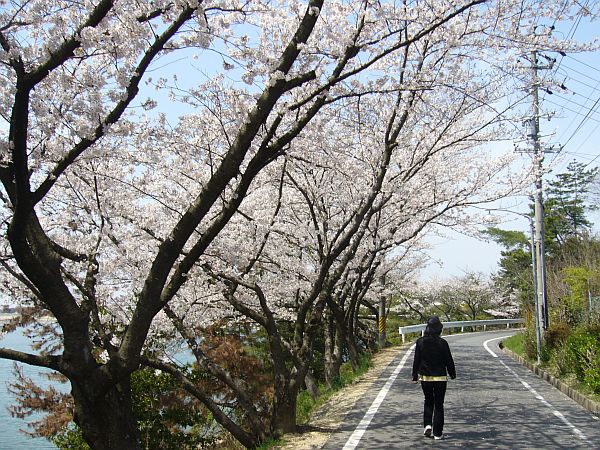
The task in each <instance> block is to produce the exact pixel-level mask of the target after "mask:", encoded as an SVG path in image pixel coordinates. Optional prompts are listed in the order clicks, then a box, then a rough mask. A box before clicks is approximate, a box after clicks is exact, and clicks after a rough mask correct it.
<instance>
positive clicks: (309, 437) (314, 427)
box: [274, 344, 410, 450]
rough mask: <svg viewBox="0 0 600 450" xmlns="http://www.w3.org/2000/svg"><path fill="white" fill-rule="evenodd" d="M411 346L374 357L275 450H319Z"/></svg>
mask: <svg viewBox="0 0 600 450" xmlns="http://www.w3.org/2000/svg"><path fill="white" fill-rule="evenodd" d="M409 347H410V345H408V344H404V345H401V346H397V347H390V348H385V349H383V350H381V351H379V352H377V353H376V354H375V355H373V367H371V369H370V370H369V371H368V372H367V373H366V374H364V375H363V376H362V377H361V378H359V379H358V380H357V381H355V382H354V383H352V384H350V385H348V386H345V387H344V388H342V389H341V390H340V391H338V392H336V393H335V394H334V395H333V396H332V397H331V398H330V399H329V400H328V401H327V402H326V403H325V404H323V405H322V406H321V407H320V408H319V409H318V410H317V411H315V413H314V414H313V415H312V417H311V419H310V421H309V422H308V424H307V425H304V426H302V427H300V429H301V432H300V433H294V434H286V435H285V436H283V439H282V440H283V444H281V445H279V446H277V447H274V448H275V449H276V450H316V449H320V448H322V447H323V446H324V445H325V443H326V442H327V440H328V439H329V437H330V436H331V435H332V434H333V433H335V432H336V431H337V430H338V429H339V428H340V427H341V426H342V425H343V423H344V419H345V417H346V415H347V414H348V413H349V412H350V411H352V409H353V407H354V405H355V404H356V402H357V401H358V400H360V399H361V398H362V397H363V395H364V394H365V393H366V392H367V391H368V389H369V388H370V387H371V386H372V385H373V383H374V382H375V381H377V379H378V378H379V377H380V375H381V374H382V372H383V371H384V370H385V369H386V368H387V367H388V366H389V365H390V364H391V363H392V361H394V359H395V358H396V357H397V356H398V355H399V354H402V353H403V352H405V351H406V350H407V349H408V348H409Z"/></svg>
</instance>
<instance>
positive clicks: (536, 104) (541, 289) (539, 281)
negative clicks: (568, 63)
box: [530, 50, 552, 362]
mask: <svg viewBox="0 0 600 450" xmlns="http://www.w3.org/2000/svg"><path fill="white" fill-rule="evenodd" d="M550 68H552V62H551V63H550V64H549V65H543V66H542V65H539V62H538V53H537V51H536V50H534V51H533V52H532V55H531V71H532V84H531V94H532V98H533V117H532V118H531V121H530V127H531V134H530V137H531V140H532V143H533V165H534V166H533V171H534V175H535V192H534V195H533V198H534V226H533V228H534V235H535V236H534V250H535V254H534V257H533V262H534V265H535V268H534V272H535V280H534V283H535V289H534V292H535V317H536V340H537V350H538V355H537V356H538V362H539V359H540V349H541V342H542V338H543V333H544V330H545V329H547V328H548V302H547V295H546V251H545V246H544V235H545V233H544V201H543V197H542V175H543V160H544V153H545V152H546V151H550V149H546V150H545V149H543V148H542V145H541V143H540V100H539V91H538V89H539V84H540V83H539V77H538V70H540V69H550Z"/></svg>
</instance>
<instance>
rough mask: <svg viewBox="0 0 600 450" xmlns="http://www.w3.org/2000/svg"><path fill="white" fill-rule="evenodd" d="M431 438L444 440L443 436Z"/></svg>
mask: <svg viewBox="0 0 600 450" xmlns="http://www.w3.org/2000/svg"><path fill="white" fill-rule="evenodd" d="M433 438H434V439H436V440H439V439H444V435H443V434H442V435H440V436H434V437H433Z"/></svg>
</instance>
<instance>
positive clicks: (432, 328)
mask: <svg viewBox="0 0 600 450" xmlns="http://www.w3.org/2000/svg"><path fill="white" fill-rule="evenodd" d="M443 328H444V325H442V322H441V321H440V318H439V317H438V316H433V317H431V318H430V319H429V320H428V321H427V327H426V328H425V334H428V335H433V334H440V333H441V332H442V329H443Z"/></svg>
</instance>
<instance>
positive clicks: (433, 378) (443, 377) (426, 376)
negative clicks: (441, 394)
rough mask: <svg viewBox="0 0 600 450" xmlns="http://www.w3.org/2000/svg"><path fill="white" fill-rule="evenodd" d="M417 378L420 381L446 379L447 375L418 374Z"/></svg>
mask: <svg viewBox="0 0 600 450" xmlns="http://www.w3.org/2000/svg"><path fill="white" fill-rule="evenodd" d="M419 380H421V381H448V377H447V376H446V375H442V376H439V375H436V376H434V375H419Z"/></svg>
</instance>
